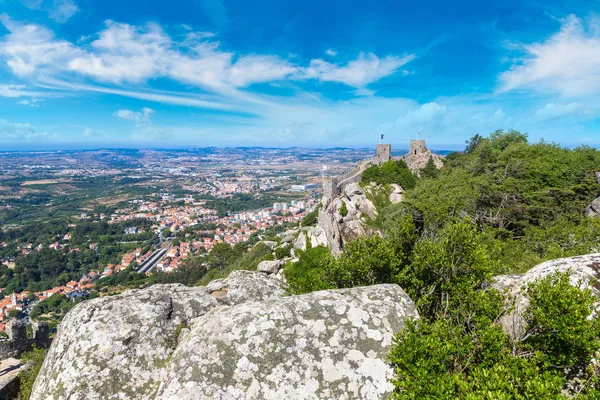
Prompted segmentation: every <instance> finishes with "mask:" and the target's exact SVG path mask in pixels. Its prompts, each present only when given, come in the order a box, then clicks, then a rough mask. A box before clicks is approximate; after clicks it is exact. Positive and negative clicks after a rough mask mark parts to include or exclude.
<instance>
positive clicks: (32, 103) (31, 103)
mask: <svg viewBox="0 0 600 400" xmlns="http://www.w3.org/2000/svg"><path fill="white" fill-rule="evenodd" d="M41 101H42V100H40V99H31V100H27V99H24V100H21V101H18V102H17V104H20V105H22V106H29V107H39V106H40V105H39V103H40V102H41Z"/></svg>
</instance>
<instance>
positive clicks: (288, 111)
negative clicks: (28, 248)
mask: <svg viewBox="0 0 600 400" xmlns="http://www.w3.org/2000/svg"><path fill="white" fill-rule="evenodd" d="M509 128H514V129H517V130H520V131H522V132H527V133H529V135H530V138H531V139H532V140H535V141H537V140H539V139H542V138H543V139H544V140H547V141H553V142H558V143H561V144H562V145H565V146H577V145H580V144H587V145H591V146H597V147H598V146H600V1H598V0H588V1H583V0H564V1H544V0H538V1H515V0H504V1H500V0H498V1H497V0H492V1H480V0H479V1H463V2H448V1H429V0H421V1H368V2H367V1H354V0H344V1H337V0H335V1H323V0H304V1H296V0H286V1H281V0H261V1H252V0H240V1H238V0H171V1H169V2H165V1H148V0H146V1H138V0H127V1H118V2H117V1H114V0H103V1H99V0H0V150H3V149H5V150H15V149H72V148H94V147H141V148H144V147H187V146H237V145H256V146H269V147H270V146H273V147H287V146H304V147H326V146H348V147H354V146H373V145H374V144H375V143H377V141H378V138H379V135H380V134H384V135H386V139H387V141H389V142H391V143H392V144H393V145H394V146H395V147H406V144H407V142H408V140H409V139H411V138H414V137H415V136H416V134H417V132H421V133H422V137H424V138H425V139H426V140H427V142H428V144H429V145H430V147H433V148H438V149H452V148H461V147H462V146H463V144H464V141H465V140H466V139H468V138H469V137H471V136H472V135H474V134H475V133H481V134H487V133H489V132H491V131H494V130H496V129H509Z"/></svg>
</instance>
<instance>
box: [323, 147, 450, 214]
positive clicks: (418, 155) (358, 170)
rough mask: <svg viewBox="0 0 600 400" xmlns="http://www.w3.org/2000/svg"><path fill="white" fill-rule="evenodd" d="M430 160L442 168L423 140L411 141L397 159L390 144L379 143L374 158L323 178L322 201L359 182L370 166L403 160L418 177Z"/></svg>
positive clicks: (435, 155)
mask: <svg viewBox="0 0 600 400" xmlns="http://www.w3.org/2000/svg"><path fill="white" fill-rule="evenodd" d="M430 158H431V159H433V162H434V163H435V165H436V166H437V167H438V168H441V167H442V165H443V163H442V157H441V156H439V155H437V154H434V153H433V152H432V151H431V150H429V149H428V148H427V146H426V145H425V140H423V139H419V140H411V141H410V147H409V151H408V153H406V154H405V155H403V156H399V157H392V145H391V144H389V143H385V144H383V143H380V144H378V145H377V152H376V154H375V158H371V159H367V160H363V161H360V162H358V163H357V164H356V166H355V167H354V168H353V169H352V170H350V171H349V172H347V173H346V174H344V175H341V176H331V177H328V178H325V181H324V182H323V201H324V202H325V203H327V202H329V201H331V200H333V199H334V198H336V197H337V196H338V194H340V193H342V192H343V191H344V188H345V187H346V186H347V185H349V184H351V183H358V182H360V181H361V179H362V174H363V172H364V171H365V170H366V169H367V168H369V167H370V166H372V165H378V166H379V165H381V164H383V163H386V162H388V161H394V160H396V161H399V160H403V161H405V162H406V164H407V165H408V168H410V170H411V171H412V172H413V173H414V174H417V175H418V174H419V171H420V170H421V169H422V168H423V167H425V165H427V163H428V162H429V159H430ZM326 199H327V200H326Z"/></svg>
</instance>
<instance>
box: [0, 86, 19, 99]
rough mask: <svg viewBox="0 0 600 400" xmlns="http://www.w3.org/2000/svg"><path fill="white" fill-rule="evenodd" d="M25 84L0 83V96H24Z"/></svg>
mask: <svg viewBox="0 0 600 400" xmlns="http://www.w3.org/2000/svg"><path fill="white" fill-rule="evenodd" d="M23 89H25V85H0V97H22V96H25V95H24V94H23Z"/></svg>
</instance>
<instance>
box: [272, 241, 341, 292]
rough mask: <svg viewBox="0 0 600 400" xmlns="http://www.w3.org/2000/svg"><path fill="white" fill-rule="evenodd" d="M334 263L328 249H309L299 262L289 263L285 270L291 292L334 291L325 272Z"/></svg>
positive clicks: (320, 247)
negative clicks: (326, 278)
mask: <svg viewBox="0 0 600 400" xmlns="http://www.w3.org/2000/svg"><path fill="white" fill-rule="evenodd" d="M332 262H333V257H332V256H331V253H330V252H329V249H328V248H326V247H322V246H319V247H315V248H308V249H307V250H306V251H304V252H301V253H300V257H299V261H298V262H296V263H288V265H287V266H286V267H285V269H284V274H285V278H286V280H287V283H288V284H289V285H290V291H291V292H292V293H294V294H301V293H309V292H314V291H316V290H325V289H333V288H334V286H333V285H331V284H330V283H329V282H327V281H326V280H325V270H326V269H327V268H328V267H329V265H330V264H331V263H332Z"/></svg>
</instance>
